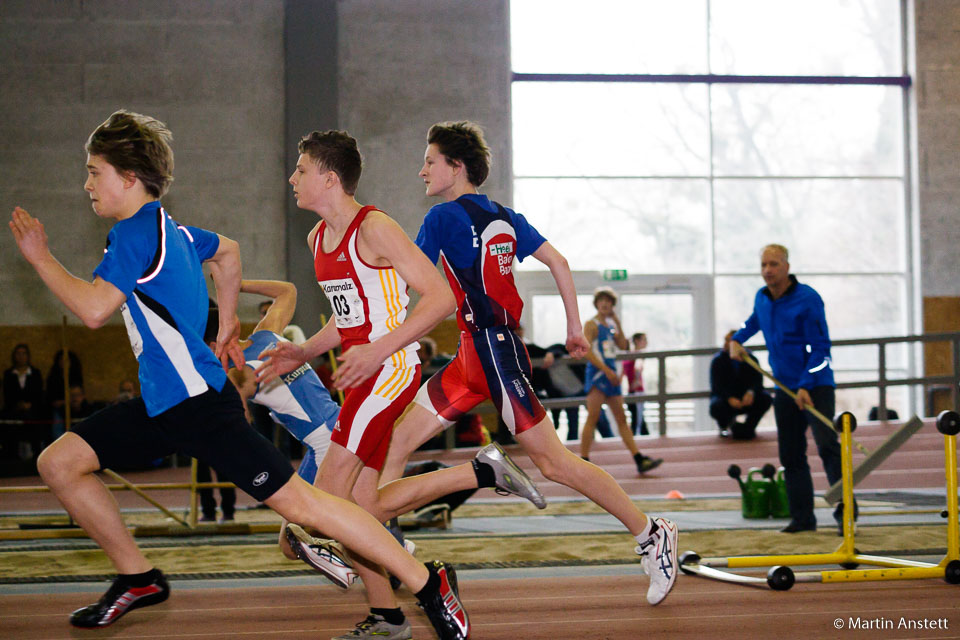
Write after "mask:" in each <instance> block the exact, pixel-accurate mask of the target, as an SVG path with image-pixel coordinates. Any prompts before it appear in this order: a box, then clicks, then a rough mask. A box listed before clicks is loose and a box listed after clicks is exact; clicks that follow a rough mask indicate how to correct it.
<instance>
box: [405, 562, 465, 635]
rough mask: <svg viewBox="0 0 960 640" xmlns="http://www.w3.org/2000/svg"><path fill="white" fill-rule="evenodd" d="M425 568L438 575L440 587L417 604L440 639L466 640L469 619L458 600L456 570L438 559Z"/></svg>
mask: <svg viewBox="0 0 960 640" xmlns="http://www.w3.org/2000/svg"><path fill="white" fill-rule="evenodd" d="M427 569H428V570H429V571H430V573H435V574H437V576H439V578H440V588H439V589H437V591H436V592H434V593H433V594H432V595H430V596H428V597H427V599H426V600H421V601H420V602H418V603H417V604H418V605H419V606H420V608H421V609H423V611H424V613H426V614H427V618H429V619H430V624H432V625H433V628H434V630H435V631H436V632H437V636H438V637H439V638H440V640H466V638H469V637H470V619H469V618H468V617H467V610H466V609H464V608H463V603H461V602H460V590H459V588H458V585H457V572H456V571H454V569H453V567H452V566H450V565H448V564H444V563H443V562H440V561H439V560H434V561H433V562H431V563H429V564H427Z"/></svg>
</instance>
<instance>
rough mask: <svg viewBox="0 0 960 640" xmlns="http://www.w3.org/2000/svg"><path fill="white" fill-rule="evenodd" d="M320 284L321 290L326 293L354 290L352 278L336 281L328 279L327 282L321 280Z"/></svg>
mask: <svg viewBox="0 0 960 640" xmlns="http://www.w3.org/2000/svg"><path fill="white" fill-rule="evenodd" d="M320 286H321V287H323V292H324V293H327V294H330V293H339V292H341V291H353V290H354V289H353V281H352V280H336V281H329V282H321V283H320Z"/></svg>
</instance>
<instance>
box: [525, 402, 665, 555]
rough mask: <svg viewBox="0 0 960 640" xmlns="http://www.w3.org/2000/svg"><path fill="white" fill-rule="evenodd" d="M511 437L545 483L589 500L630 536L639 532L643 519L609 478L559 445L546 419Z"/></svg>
mask: <svg viewBox="0 0 960 640" xmlns="http://www.w3.org/2000/svg"><path fill="white" fill-rule="evenodd" d="M515 438H516V440H517V443H518V444H519V445H520V446H521V447H523V450H524V451H525V452H526V454H527V455H528V456H530V460H532V461H533V463H534V464H535V465H537V468H538V469H540V472H541V473H542V474H543V475H544V476H545V477H546V478H547V479H548V480H553V481H554V482H557V483H559V484H562V485H566V486H568V487H570V488H571V489H573V490H575V491H578V492H580V493H582V494H583V495H584V496H586V497H588V498H590V499H591V500H593V501H594V502H595V503H597V504H598V505H600V506H601V507H603V509H604V510H606V511H607V513H609V514H610V515H612V516H614V517H615V518H617V519H618V520H619V521H620V522H622V523H623V525H624V526H625V527H626V528H627V529H629V531H630V533H631V534H633V535H635V536H636V535H639V534H640V533H642V532H643V530H644V528H645V527H646V526H647V516H646V515H645V514H644V513H643V512H642V511H641V510H640V509H638V508H637V506H636V505H635V504H633V501H632V500H630V497H629V496H628V495H627V494H626V492H625V491H624V490H623V488H622V487H621V486H620V485H619V484H618V483H617V481H616V480H614V479H613V476H611V475H610V474H609V473H607V472H606V471H604V470H603V469H601V468H600V467H598V466H597V465H595V464H593V463H591V462H588V461H586V460H584V459H583V458H580V457H579V456H577V454H575V453H573V452H572V451H570V450H569V449H567V448H566V447H565V446H563V443H562V442H560V438H559V437H557V432H556V430H555V429H554V428H553V422H552V421H551V420H550V417H549V416H545V417H544V418H543V420H541V421H540V422H539V423H537V425H536V426H535V427H533V428H531V429H527V430H526V431H524V432H523V433H520V434H517V435H516V436H515Z"/></svg>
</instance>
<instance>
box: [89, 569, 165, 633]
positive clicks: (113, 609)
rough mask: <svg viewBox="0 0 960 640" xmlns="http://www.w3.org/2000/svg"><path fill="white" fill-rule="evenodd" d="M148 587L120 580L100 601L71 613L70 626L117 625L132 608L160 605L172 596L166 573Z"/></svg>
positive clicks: (116, 581) (160, 574) (118, 579)
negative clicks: (115, 623) (132, 584)
mask: <svg viewBox="0 0 960 640" xmlns="http://www.w3.org/2000/svg"><path fill="white" fill-rule="evenodd" d="M157 573H158V575H157V578H156V580H154V581H153V582H151V583H150V584H149V585H147V586H146V587H131V586H129V585H127V584H125V583H124V582H123V581H122V580H121V579H120V578H117V579H115V580H114V581H113V584H112V585H111V586H110V588H109V589H107V592H106V593H105V594H103V597H102V598H100V600H99V602H97V603H95V604H91V605H88V606H86V607H83V608H82V609H77V610H76V611H74V612H73V613H71V614H70V624H72V625H73V626H75V627H84V628H87V629H89V628H96V627H106V626H107V625H109V624H113V623H114V622H116V621H117V619H118V618H119V617H120V616H122V615H123V614H125V613H126V612H127V611H131V610H132V609H138V608H140V607H147V606H150V605H151V604H160V603H161V602H163V601H164V600H166V599H167V598H169V597H170V585H168V584H167V579H166V578H165V577H164V575H163V573H160V572H159V571H158V572H157Z"/></svg>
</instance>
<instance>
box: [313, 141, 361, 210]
mask: <svg viewBox="0 0 960 640" xmlns="http://www.w3.org/2000/svg"><path fill="white" fill-rule="evenodd" d="M297 148H298V149H299V150H300V153H305V154H307V155H308V156H310V159H311V160H313V161H314V162H316V163H317V165H318V166H319V167H320V168H321V169H325V170H328V171H333V172H334V173H335V174H337V176H338V177H339V178H340V186H342V187H343V191H344V192H345V193H346V194H347V195H351V196H352V195H353V194H355V193H356V192H357V185H358V184H360V173H361V172H362V171H363V158H362V157H361V156H360V150H359V149H357V141H356V139H355V138H354V137H353V136H351V135H350V134H349V133H347V132H346V131H311V132H310V133H308V134H307V135H305V136H303V137H302V138H300V144H298V145H297Z"/></svg>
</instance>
